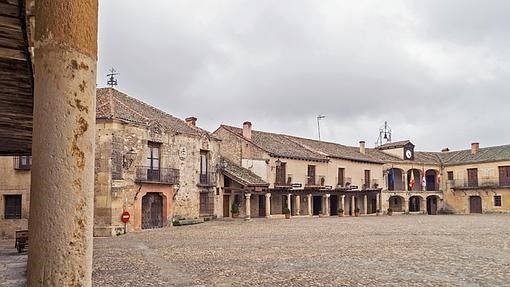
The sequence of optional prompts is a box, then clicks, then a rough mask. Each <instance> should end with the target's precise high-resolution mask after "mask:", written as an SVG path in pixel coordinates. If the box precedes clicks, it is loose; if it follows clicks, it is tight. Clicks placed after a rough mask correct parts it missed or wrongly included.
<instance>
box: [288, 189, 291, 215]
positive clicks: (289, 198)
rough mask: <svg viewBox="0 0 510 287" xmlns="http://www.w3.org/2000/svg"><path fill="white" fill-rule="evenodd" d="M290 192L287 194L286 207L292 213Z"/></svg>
mask: <svg viewBox="0 0 510 287" xmlns="http://www.w3.org/2000/svg"><path fill="white" fill-rule="evenodd" d="M291 200H292V194H290V193H289V194H287V208H288V209H289V210H290V214H292V202H291Z"/></svg>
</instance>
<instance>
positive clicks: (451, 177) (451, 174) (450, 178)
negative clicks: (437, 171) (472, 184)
mask: <svg viewBox="0 0 510 287" xmlns="http://www.w3.org/2000/svg"><path fill="white" fill-rule="evenodd" d="M448 180H453V171H448Z"/></svg>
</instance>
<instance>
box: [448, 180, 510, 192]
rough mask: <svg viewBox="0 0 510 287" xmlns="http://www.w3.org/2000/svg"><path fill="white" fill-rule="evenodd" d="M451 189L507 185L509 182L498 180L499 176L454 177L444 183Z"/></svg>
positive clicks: (509, 184)
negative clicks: (471, 178) (474, 178)
mask: <svg viewBox="0 0 510 287" xmlns="http://www.w3.org/2000/svg"><path fill="white" fill-rule="evenodd" d="M446 184H447V185H448V186H450V187H451V188H453V189H477V188H499V187H508V186H510V183H505V182H500V180H499V178H492V177H491V178H478V179H476V180H468V179H455V180H448V181H447V183H446Z"/></svg>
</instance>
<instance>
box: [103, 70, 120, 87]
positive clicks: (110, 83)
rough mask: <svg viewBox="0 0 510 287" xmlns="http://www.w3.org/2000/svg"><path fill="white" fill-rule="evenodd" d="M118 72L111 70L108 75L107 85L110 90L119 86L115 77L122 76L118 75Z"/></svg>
mask: <svg viewBox="0 0 510 287" xmlns="http://www.w3.org/2000/svg"><path fill="white" fill-rule="evenodd" d="M116 72H117V71H115V69H114V68H112V69H111V70H110V73H109V74H107V75H106V76H107V77H108V81H107V82H106V84H107V85H108V86H110V88H113V87H115V86H117V79H115V76H117V75H120V74H119V73H116Z"/></svg>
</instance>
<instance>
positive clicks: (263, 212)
mask: <svg viewBox="0 0 510 287" xmlns="http://www.w3.org/2000/svg"><path fill="white" fill-rule="evenodd" d="M259 216H266V196H265V195H259Z"/></svg>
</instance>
